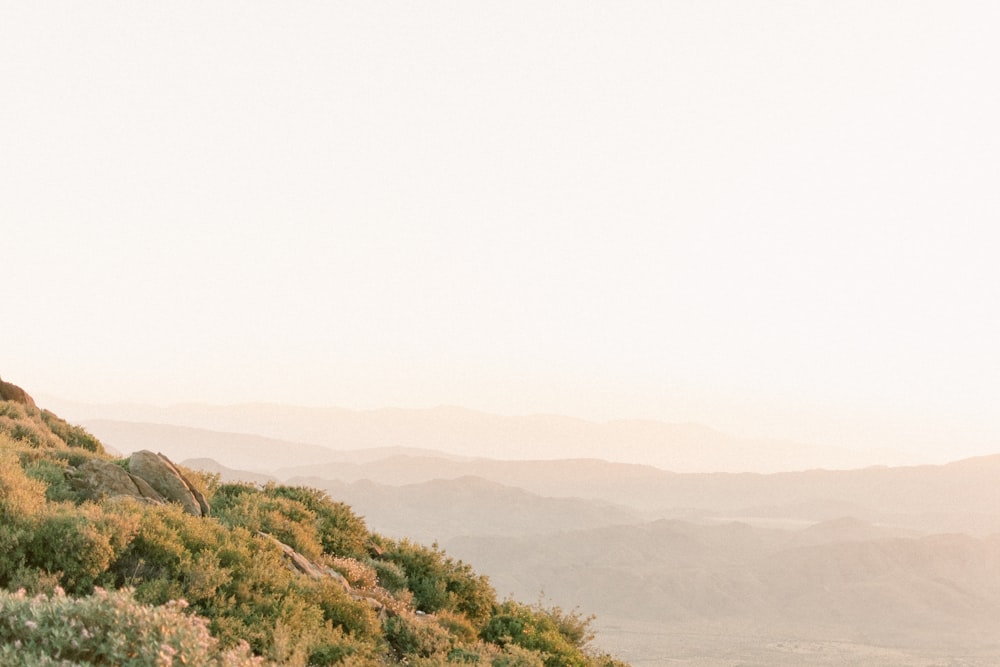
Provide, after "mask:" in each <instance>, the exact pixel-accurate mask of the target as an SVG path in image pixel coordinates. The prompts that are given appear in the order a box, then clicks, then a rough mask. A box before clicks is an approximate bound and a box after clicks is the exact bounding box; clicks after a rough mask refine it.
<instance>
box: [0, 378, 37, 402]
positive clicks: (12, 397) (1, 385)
mask: <svg viewBox="0 0 1000 667" xmlns="http://www.w3.org/2000/svg"><path fill="white" fill-rule="evenodd" d="M0 399H3V400H5V401H14V402H15V403H21V404H22V405H28V406H31V407H35V399H33V398H31V396H29V395H28V392H26V391H25V390H23V389H21V388H20V387H18V386H17V385H16V384H11V383H10V382H4V381H3V379H0Z"/></svg>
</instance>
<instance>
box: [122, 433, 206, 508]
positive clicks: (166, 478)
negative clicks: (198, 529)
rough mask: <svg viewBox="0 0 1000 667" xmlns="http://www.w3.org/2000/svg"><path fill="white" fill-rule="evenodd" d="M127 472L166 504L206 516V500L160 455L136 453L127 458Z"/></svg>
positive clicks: (143, 451) (147, 452) (143, 452)
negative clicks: (137, 478) (141, 481)
mask: <svg viewBox="0 0 1000 667" xmlns="http://www.w3.org/2000/svg"><path fill="white" fill-rule="evenodd" d="M128 469H129V472H130V473H132V475H133V476H135V477H141V478H142V479H144V480H145V481H146V482H148V483H149V485H150V486H151V487H153V488H154V489H156V492H157V493H159V494H160V495H161V496H163V498H164V499H165V500H166V501H168V502H175V503H180V505H181V507H183V508H184V511H185V512H187V513H188V514H193V515H194V516H208V514H209V506H208V501H207V500H205V496H204V495H202V493H201V492H200V491H198V489H196V488H195V487H194V485H193V484H191V482H189V481H188V480H187V478H185V477H184V475H183V473H181V471H180V470H178V469H177V466H175V465H174V464H173V463H172V462H171V461H170V459H168V458H167V457H166V456H164V455H163V454H156V453H153V452H151V451H149V450H147V449H144V450H142V451H138V452H135V453H134V454H132V456H130V457H129V460H128Z"/></svg>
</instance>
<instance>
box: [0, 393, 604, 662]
mask: <svg viewBox="0 0 1000 667" xmlns="http://www.w3.org/2000/svg"><path fill="white" fill-rule="evenodd" d="M0 383H2V381H0ZM0 387H2V390H3V394H2V397H3V400H2V401H0V589H2V590H0V612H2V613H0V617H2V618H3V619H4V621H3V622H0V646H2V647H3V648H0V661H2V664H4V665H12V666H19V665H23V666H27V665H50V664H51V665H57V664H58V665H62V664H73V665H110V664H114V665H131V666H133V667H143V666H145V665H150V666H152V665H157V666H161V665H178V666H179V665H182V664H188V665H190V664H198V665H250V664H269V665H270V664H273V665H291V666H299V667H305V666H306V665H351V666H361V665H395V664H407V665H424V666H430V665H443V664H463V663H464V664H480V665H491V666H492V667H532V666H536V667H541V666H543V665H544V666H545V667H564V666H567V667H568V666H573V667H597V666H605V667H610V666H613V665H622V664H623V663H620V662H617V661H615V660H613V659H612V658H610V657H608V656H605V655H598V654H596V652H594V651H592V650H590V649H589V648H588V642H589V640H590V639H591V633H590V631H589V629H588V624H589V619H586V618H583V617H581V616H580V615H579V614H577V613H575V612H565V611H563V610H561V609H559V608H557V607H553V608H546V607H543V606H542V605H540V604H534V605H527V604H524V603H521V602H517V601H515V600H513V599H506V600H501V599H498V597H497V594H496V592H495V591H494V589H493V588H492V587H491V586H490V583H489V580H488V579H487V578H486V577H485V576H482V575H479V574H477V573H476V572H475V571H474V570H473V569H472V567H471V566H470V565H468V564H466V563H464V562H462V561H460V560H455V559H454V558H452V557H450V556H448V555H447V554H446V553H444V552H443V551H441V550H440V549H439V548H438V547H437V546H436V545H433V546H429V547H428V546H424V545H421V544H418V543H416V542H413V541H411V540H409V539H406V538H391V537H387V536H384V535H381V534H378V533H375V532H372V531H370V530H369V529H368V528H367V526H366V525H365V522H364V520H363V519H362V518H361V517H359V516H358V515H357V514H355V513H354V512H353V511H352V509H351V507H349V506H348V505H346V504H344V503H342V502H338V501H337V500H335V499H333V498H331V497H330V496H329V495H327V494H326V493H325V492H323V491H320V490H317V489H314V488H309V487H306V486H292V485H286V484H279V483H267V484H264V485H258V484H252V483H242V482H223V481H222V480H221V479H220V477H219V476H218V475H212V474H208V473H202V472H198V471H195V470H191V469H188V468H186V467H185V466H183V465H175V464H174V463H173V462H172V461H170V459H169V458H167V457H166V456H164V455H162V454H158V453H155V452H152V451H149V450H146V449H140V450H138V451H134V452H132V453H131V455H130V456H129V457H127V458H123V457H120V456H114V455H112V454H110V453H109V452H108V450H107V449H106V448H105V447H104V445H103V444H102V443H101V441H100V440H98V439H97V438H95V437H94V436H92V435H91V434H90V433H88V432H87V431H86V430H84V429H83V428H81V427H78V426H73V425H70V424H68V423H67V422H66V421H64V420H62V419H60V418H59V417H58V416H56V415H54V414H53V413H51V412H49V411H47V410H42V409H39V408H38V407H37V406H36V405H35V403H34V401H33V399H31V397H30V396H29V395H28V394H27V393H26V392H24V391H23V390H21V389H20V388H18V387H16V386H15V385H10V384H8V383H2V384H0ZM15 649H16V650H15Z"/></svg>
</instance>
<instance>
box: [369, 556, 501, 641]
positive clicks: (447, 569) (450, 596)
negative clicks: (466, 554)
mask: <svg viewBox="0 0 1000 667" xmlns="http://www.w3.org/2000/svg"><path fill="white" fill-rule="evenodd" d="M382 548H383V551H382V556H381V558H382V559H384V560H386V561H388V562H390V563H395V564H396V565H397V566H399V568H400V569H402V570H403V571H404V572H405V573H406V586H407V588H408V589H409V590H410V591H411V592H412V593H413V599H414V602H415V603H416V605H417V608H418V609H420V610H421V611H424V612H428V613H434V612H437V611H441V610H447V611H453V612H458V613H461V614H464V615H465V616H466V617H467V618H468V619H469V620H470V621H472V622H473V624H475V625H476V626H477V627H479V626H481V625H482V624H483V623H485V622H486V620H487V619H488V618H489V617H490V614H491V611H492V609H493V606H494V605H495V604H496V594H495V593H494V591H493V589H492V588H491V587H490V583H489V579H488V578H487V577H485V576H482V575H477V574H476V573H475V572H473V571H472V568H471V567H470V566H469V565H467V564H465V563H463V562H462V561H460V560H459V561H456V560H453V559H452V558H450V557H448V556H446V555H445V554H444V552H442V551H441V550H440V549H438V547H437V545H436V544H435V545H433V546H432V547H429V548H428V547H425V546H423V545H419V544H415V543H413V542H410V541H409V540H405V539H404V540H399V541H396V540H386V539H383V540H382Z"/></svg>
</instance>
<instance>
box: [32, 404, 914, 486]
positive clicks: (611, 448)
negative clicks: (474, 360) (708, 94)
mask: <svg viewBox="0 0 1000 667" xmlns="http://www.w3.org/2000/svg"><path fill="white" fill-rule="evenodd" d="M46 400H47V401H48V402H49V403H50V404H52V405H54V406H55V409H58V410H60V411H61V413H63V414H67V415H70V417H71V418H72V419H75V420H76V421H80V422H84V423H92V421H93V420H95V419H102V420H104V419H110V420H114V421H129V422H146V423H155V424H170V425H176V426H187V427H192V428H202V429H208V430H212V431H220V432H231V433H247V434H254V435H259V436H263V437H268V438H276V439H282V440H290V441H294V442H301V443H305V444H312V445H319V446H324V447H328V448H331V449H336V450H350V449H369V448H373V447H407V448H417V449H430V450H435V451H441V452H447V453H449V454H457V455H460V456H473V457H486V458H499V459H524V458H537V459H552V458H605V459H613V460H616V461H621V462H628V463H643V464H649V465H655V466H658V467H661V468H663V469H666V470H673V471H676V472H699V471H701V472H707V471H712V472H716V471H731V472H744V471H752V472H774V471H779V470H799V469H806V468H814V467H825V468H856V467H860V466H864V465H871V464H874V463H898V462H900V461H901V459H900V457H899V455H895V454H891V453H886V452H881V453H877V454H872V453H865V452H855V451H849V450H844V449H839V448H834V447H821V446H815V445H806V444H802V443H794V442H787V441H781V440H769V439H752V438H738V437H734V436H730V435H726V434H724V433H720V432H719V431H716V430H714V429H712V428H709V427H707V426H703V425H700V424H671V423H666V422H659V421H650V420H616V421H608V422H600V423H599V422H591V421H586V420H583V419H576V418H571V417H562V416H556V415H529V416H515V417H510V416H501V415H494V414H489V413H485V412H478V411H475V410H468V409H464V408H457V407H438V408H431V409H422V410H404V409H395V408H386V409H380V410H365V411H358V410H346V409H342V408H310V407H295V406H282V405H271V404H241V405H231V406H212V405H197V404H186V405H175V406H169V407H154V406H143V405H129V404H117V405H89V404H83V403H73V402H69V401H61V400H59V399H55V398H46ZM301 463H307V462H306V461H302V462H301Z"/></svg>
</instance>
